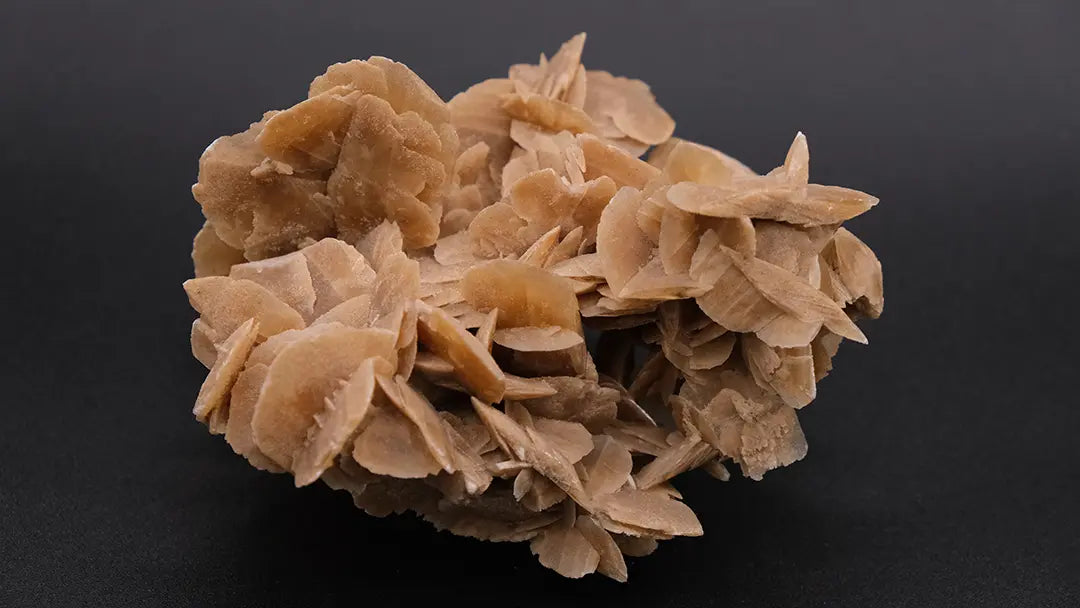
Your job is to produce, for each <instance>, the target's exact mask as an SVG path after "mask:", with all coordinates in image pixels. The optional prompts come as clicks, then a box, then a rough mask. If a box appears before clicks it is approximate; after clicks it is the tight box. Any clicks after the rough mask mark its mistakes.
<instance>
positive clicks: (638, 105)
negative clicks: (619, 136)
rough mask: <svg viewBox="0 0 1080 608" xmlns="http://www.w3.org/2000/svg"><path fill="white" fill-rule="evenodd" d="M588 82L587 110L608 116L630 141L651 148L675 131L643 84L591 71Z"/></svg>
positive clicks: (668, 116) (669, 119) (586, 93)
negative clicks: (635, 141)
mask: <svg viewBox="0 0 1080 608" xmlns="http://www.w3.org/2000/svg"><path fill="white" fill-rule="evenodd" d="M586 79H587V80H586V82H587V84H586V88H585V110H586V111H587V112H588V113H589V115H590V116H608V117H610V118H611V120H612V122H614V124H615V126H616V127H618V128H619V130H620V131H622V132H623V133H625V134H626V135H627V136H628V137H631V138H633V139H636V140H638V141H640V142H643V143H647V144H652V145H655V144H659V143H663V142H664V141H665V140H667V138H669V137H671V134H672V133H673V132H674V131H675V121H674V120H672V119H671V116H670V115H668V113H667V112H665V111H664V109H663V108H661V107H660V105H659V104H657V103H656V98H655V97H653V94H652V91H650V90H649V85H647V84H645V83H644V82H642V81H640V80H633V79H630V78H623V77H621V76H612V75H611V74H610V73H608V72H603V71H600V70H589V71H588V72H587V73H586Z"/></svg>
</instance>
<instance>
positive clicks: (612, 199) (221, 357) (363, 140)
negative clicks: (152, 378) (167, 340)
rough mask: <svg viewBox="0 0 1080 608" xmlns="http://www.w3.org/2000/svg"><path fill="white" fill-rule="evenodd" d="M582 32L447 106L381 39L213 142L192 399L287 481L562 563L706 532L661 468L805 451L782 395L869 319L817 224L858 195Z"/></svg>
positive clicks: (853, 281) (860, 202)
mask: <svg viewBox="0 0 1080 608" xmlns="http://www.w3.org/2000/svg"><path fill="white" fill-rule="evenodd" d="M584 41H585V37H584V35H583V34H582V35H579V36H576V37H574V38H573V39H571V40H570V41H569V42H567V43H566V44H564V45H563V46H562V48H561V49H560V50H559V52H558V53H556V54H555V55H554V56H553V57H552V58H551V59H550V60H548V59H546V58H545V57H543V56H541V58H540V62H539V64H537V65H526V64H520V65H514V66H512V67H511V68H510V70H509V76H508V78H504V79H491V80H487V81H484V82H482V83H479V84H477V85H474V86H472V87H471V88H469V89H468V90H466V91H465V92H463V93H461V94H459V95H457V96H456V97H454V98H453V99H452V100H451V101H450V102H449V104H447V103H444V102H443V101H442V100H441V99H440V98H439V97H438V95H436V94H435V93H434V92H433V91H432V90H431V89H430V88H428V86H427V85H426V84H424V82H423V81H422V80H421V79H420V78H419V77H418V76H417V75H416V74H414V73H413V72H412V71H410V70H409V69H408V68H406V67H405V66H404V65H402V64H399V63H395V62H393V61H390V60H388V59H385V58H382V57H372V58H371V59H368V60H366V61H351V62H348V63H343V64H336V65H333V66H331V67H330V68H329V69H328V70H327V71H326V73H325V74H323V75H321V76H319V77H318V78H316V79H315V80H314V81H313V82H312V84H311V87H310V90H309V93H308V98H307V99H306V100H304V101H302V102H300V103H298V104H296V105H295V106H293V107H291V108H288V109H286V110H282V111H279V112H267V113H266V114H265V115H264V116H263V118H262V120H261V121H259V122H258V123H255V124H253V125H252V126H251V127H250V128H249V129H248V130H247V131H245V132H243V133H240V134H237V135H231V136H226V137H222V138H219V139H218V140H217V141H215V142H214V143H213V144H211V145H210V147H209V148H207V150H206V152H205V153H204V154H203V157H202V159H201V160H200V163H199V180H198V183H197V184H196V185H195V186H194V187H193V192H194V195H195V198H196V200H197V201H198V202H199V204H200V205H201V206H202V209H203V213H204V215H205V216H206V224H205V225H204V226H203V228H202V230H201V231H200V232H199V233H198V234H197V235H196V237H195V241H194V251H193V253H192V257H193V259H194V262H195V274H196V277H197V278H194V279H191V280H189V281H187V282H186V283H185V284H184V288H185V290H186V291H187V294H188V297H189V299H190V301H191V304H192V306H193V307H194V308H195V309H196V310H197V311H198V313H199V315H200V316H199V318H198V319H197V320H196V321H195V323H194V324H193V325H192V331H191V345H192V351H193V353H194V354H195V356H196V357H197V358H198V360H199V361H201V362H202V363H203V364H204V365H206V366H207V367H208V368H209V369H210V372H209V374H208V376H207V378H206V381H205V383H204V384H203V386H202V389H201V390H200V391H199V395H198V397H197V400H196V404H195V408H194V413H195V416H196V418H197V419H198V420H200V421H202V422H204V423H206V424H207V425H208V427H209V428H210V431H211V432H212V433H216V434H223V435H224V436H225V439H226V440H227V441H228V443H229V445H230V446H231V447H232V448H233V450H234V451H236V452H237V453H238V454H240V455H242V456H244V457H245V458H247V459H248V461H249V462H250V463H251V464H252V465H254V466H256V467H258V468H260V469H264V470H267V471H273V472H288V473H291V474H292V475H293V477H294V478H295V481H296V484H297V485H298V486H300V485H306V484H310V483H313V482H315V481H317V480H319V479H321V480H322V481H324V482H326V483H327V484H328V485H330V486H331V487H333V488H337V489H342V490H346V491H348V492H349V493H351V495H352V497H353V499H354V501H355V503H356V505H357V506H358V507H360V508H362V509H364V510H365V511H367V512H368V513H371V514H373V515H377V516H383V515H387V514H389V513H395V512H398V513H400V512H404V511H413V512H415V513H417V514H418V515H419V516H421V517H423V518H424V519H426V520H428V521H430V522H431V523H432V524H434V525H435V526H436V527H437V528H439V529H444V530H448V531H450V532H453V533H455V534H461V535H467V536H472V537H476V538H480V539H485V540H492V541H526V540H528V541H530V543H531V545H530V546H531V548H532V551H533V553H535V554H536V555H537V556H538V557H539V560H540V562H541V563H542V564H543V565H545V566H547V567H549V568H552V569H554V570H556V571H558V572H559V573H560V574H563V575H565V576H570V577H580V576H583V575H585V574H588V573H591V572H600V573H602V574H605V575H607V576H609V577H611V578H614V579H617V580H625V579H626V576H627V571H626V564H625V561H624V559H623V556H624V555H631V556H640V555H645V554H648V553H650V552H651V551H653V550H654V549H655V548H656V545H657V541H659V540H664V539H669V538H672V537H674V536H693V535H699V534H701V533H702V529H701V525H700V524H699V522H698V519H697V517H696V516H695V515H694V513H693V511H691V510H690V508H689V507H688V506H687V505H686V504H684V503H683V502H682V501H681V496H680V494H679V492H678V491H677V490H676V489H675V488H674V487H673V486H672V485H671V484H670V480H671V479H672V478H674V477H675V476H677V475H679V474H681V473H684V472H687V471H690V470H692V469H698V468H700V469H703V470H705V471H706V472H707V473H709V474H711V475H713V476H715V477H718V478H720V479H727V477H728V471H727V468H726V467H725V464H728V463H730V464H735V465H737V466H738V467H739V468H740V469H741V470H742V472H743V473H744V474H745V475H747V476H749V477H752V478H754V479H760V478H761V476H762V475H763V474H764V473H765V472H767V471H769V470H771V469H774V468H776V467H779V466H783V465H787V464H790V463H792V462H794V461H796V460H798V459H800V458H802V457H803V455H804V454H805V453H806V440H805V438H804V436H803V432H802V430H801V428H800V426H799V421H798V418H797V417H796V413H795V410H796V409H799V408H801V407H803V406H805V405H807V404H808V403H810V401H812V400H813V399H814V397H815V396H816V387H817V382H818V381H819V380H820V379H821V378H822V377H823V376H824V375H825V374H826V373H827V372H828V371H829V369H830V368H831V359H832V357H833V355H834V354H835V353H836V351H837V348H838V347H839V344H840V342H841V340H842V339H843V338H848V339H851V340H855V341H860V342H865V341H866V339H865V337H864V336H863V334H862V332H861V331H860V330H859V328H858V327H857V326H856V325H855V324H854V323H853V319H855V318H858V317H877V316H878V315H879V314H880V313H881V308H882V304H883V297H882V283H881V266H880V264H879V263H878V261H877V259H876V258H875V257H874V254H873V252H872V251H871V250H870V249H869V248H868V247H867V246H866V245H864V244H863V243H862V242H861V241H860V240H859V239H857V238H856V237H855V236H854V235H853V234H852V233H851V232H849V231H847V230H846V229H844V228H841V227H840V224H841V223H842V222H843V221H844V220H847V219H850V218H852V217H854V216H856V215H859V214H860V213H862V212H864V211H866V210H868V209H869V208H870V207H872V206H873V205H874V204H875V203H876V202H877V199H875V198H874V197H871V196H869V195H866V194H863V193H861V192H857V191H854V190H849V189H846V188H840V187H835V186H821V185H817V184H811V183H809V181H808V167H809V163H808V159H809V155H808V150H807V145H806V139H805V138H804V137H803V136H802V135H801V134H799V135H798V136H796V138H795V141H794V142H793V143H792V145H791V147H790V149H789V150H788V153H787V157H786V158H785V160H784V162H783V164H782V165H781V166H780V167H778V168H776V169H774V170H773V171H771V172H769V173H767V174H764V175H758V174H757V173H755V172H754V171H752V170H750V169H749V168H747V167H746V166H745V165H743V164H741V163H739V162H738V161H736V160H734V159H732V158H730V157H728V156H726V155H724V154H722V153H720V152H718V151H716V150H713V149H711V148H708V147H705V146H702V145H700V144H695V143H692V142H689V141H685V140H681V139H676V138H673V137H672V133H673V131H674V128H675V123H674V122H673V121H672V119H671V117H670V116H668V114H667V113H666V112H665V111H664V110H663V109H661V108H660V106H659V105H657V103H656V100H655V99H654V98H653V95H652V93H651V92H650V90H649V87H648V86H647V85H645V84H644V83H643V82H641V81H638V80H631V79H627V78H621V77H615V76H612V75H611V74H609V73H607V72H602V71H595V70H586V69H585V67H584V66H583V65H582V64H581V53H582V47H583V45H584ZM650 148H651V151H650ZM646 151H648V156H647V160H642V159H641V158H640V156H641V155H642V154H645V153H646ZM587 343H588V344H587Z"/></svg>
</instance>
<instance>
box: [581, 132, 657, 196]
mask: <svg viewBox="0 0 1080 608" xmlns="http://www.w3.org/2000/svg"><path fill="white" fill-rule="evenodd" d="M578 145H580V146H581V151H582V153H583V154H584V155H585V179H587V180H593V179H598V178H600V177H604V176H606V177H609V178H611V179H612V180H614V181H615V184H616V185H617V186H618V187H620V188H622V187H623V186H630V187H632V188H637V189H639V190H640V189H642V188H644V187H645V184H647V183H649V182H650V181H652V180H653V179H655V178H656V177H657V176H658V175H660V171H659V170H657V169H656V167H653V166H652V165H650V164H648V163H646V162H645V161H643V160H641V159H639V158H636V157H634V156H631V155H630V154H628V153H627V152H625V151H624V150H622V149H621V148H619V147H618V146H615V145H612V144H609V143H607V142H605V141H603V140H601V139H600V138H598V137H596V136H594V135H589V134H585V133H583V134H581V135H578Z"/></svg>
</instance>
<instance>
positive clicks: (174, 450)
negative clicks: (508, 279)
mask: <svg viewBox="0 0 1080 608" xmlns="http://www.w3.org/2000/svg"><path fill="white" fill-rule="evenodd" d="M581 30H585V31H588V32H589V41H588V44H587V45H586V52H585V63H586V64H587V65H588V66H589V67H596V68H603V69H607V70H610V71H612V72H614V73H617V74H624V75H629V76H634V77H638V78H642V79H644V80H646V81H647V82H649V83H650V84H651V85H652V87H653V90H654V92H655V93H656V95H657V97H658V98H659V100H660V102H661V103H662V104H663V105H664V107H665V108H666V109H667V110H668V111H669V112H670V113H671V114H672V115H673V116H674V117H676V119H677V121H678V130H677V133H678V134H679V135H681V136H684V137H688V138H691V139H695V140H699V141H702V142H705V143H707V144H710V145H713V146H716V147H718V148H720V149H723V150H725V151H726V152H728V153H731V154H733V155H735V156H737V157H739V158H741V159H743V160H744V161H745V162H747V163H748V164H750V165H751V166H753V167H755V168H757V169H759V170H762V171H764V170H768V169H769V168H771V167H773V166H775V165H776V164H778V163H779V162H780V161H782V159H783V156H784V152H785V150H786V147H787V145H788V143H789V142H790V140H791V138H792V136H793V135H794V133H795V132H796V131H797V130H802V131H804V132H806V133H807V134H808V136H809V141H810V146H811V149H812V152H813V154H812V178H813V179H814V181H817V182H821V183H837V184H842V185H847V186H851V187H855V188H859V189H862V190H866V191H869V192H872V193H874V194H876V195H878V196H880V198H881V201H882V202H881V204H880V205H879V206H878V207H877V208H875V209H874V210H873V211H872V212H870V213H868V214H867V215H865V216H863V217H860V218H858V219H857V220H855V221H853V222H851V224H850V226H851V228H852V229H853V230H854V231H855V232H857V233H858V234H859V235H860V236H861V237H862V238H864V239H865V240H866V241H867V242H868V243H870V244H871V245H872V246H873V247H874V249H875V250H876V251H877V252H878V254H879V255H880V257H881V259H882V262H883V263H884V267H885V273H886V274H885V276H886V295H887V306H886V312H885V316H884V317H883V318H882V319H881V320H879V321H877V322H873V323H868V324H864V328H865V329H866V331H867V333H868V335H869V337H870V340H871V345H870V346H869V347H863V346H858V345H853V344H845V346H844V348H843V350H842V351H841V354H840V356H839V358H838V360H837V362H836V363H837V369H836V370H835V371H834V373H833V374H832V375H831V376H830V377H829V378H828V379H827V380H826V381H825V382H824V383H823V384H822V386H821V387H820V392H819V398H818V400H817V401H816V402H815V403H814V404H813V406H812V407H810V408H809V409H807V410H804V412H803V414H802V420H803V425H804V428H805V430H806V434H807V436H808V438H809V442H810V453H809V455H808V457H807V458H806V459H805V460H804V461H802V462H799V463H797V464H795V465H794V466H791V467H788V468H786V469H784V470H780V471H776V472H773V473H769V474H768V475H767V476H766V478H765V480H764V481H763V482H761V483H752V482H749V481H746V480H736V481H733V482H731V483H728V484H721V483H719V482H715V481H713V480H711V479H709V478H706V477H705V476H704V475H701V476H691V478H690V479H687V480H686V481H685V482H680V483H679V484H678V485H679V487H680V488H681V489H682V490H683V491H684V493H685V494H686V495H687V499H688V501H689V502H690V503H692V504H693V505H694V508H695V510H697V511H698V512H699V513H700V514H701V519H702V522H703V524H704V527H705V529H706V535H705V536H704V537H702V538H696V539H680V540H675V541H671V542H668V543H663V544H662V545H661V548H660V550H659V551H657V552H656V553H655V554H654V555H653V556H651V557H648V558H644V559H639V560H632V561H631V563H630V583H629V584H627V585H621V586H620V585H618V584H615V583H613V582H611V581H608V580H606V579H602V578H599V577H590V578H588V579H585V580H581V581H568V580H563V579H560V578H559V577H558V576H555V575H553V574H551V573H550V572H548V571H545V570H544V569H542V568H540V567H539V566H538V565H537V564H536V563H535V560H534V558H533V557H531V556H530V555H529V554H528V549H527V547H526V546H523V545H507V544H500V545H491V544H484V543H480V542H476V541H472V540H467V539H459V538H455V537H452V536H450V535H447V534H440V533H435V532H433V531H432V530H430V529H429V527H428V526H427V525H426V524H423V523H422V522H420V521H418V520H416V519H414V518H411V517H392V518H389V519H385V520H378V519H374V518H370V517H367V516H364V515H363V514H361V513H360V512H358V511H356V510H355V509H354V508H353V507H352V505H351V503H350V500H349V498H348V497H347V496H345V495H343V494H335V493H333V492H331V491H330V490H329V489H327V488H325V487H321V486H312V487H310V488H305V489H301V490H296V489H294V488H293V487H292V483H291V480H290V478H288V477H285V476H271V475H267V474H263V473H259V472H258V471H255V470H254V469H252V468H251V467H249V466H248V465H247V464H246V463H245V462H244V461H243V460H242V459H240V458H238V457H235V456H234V455H233V454H232V453H231V451H230V449H229V448H228V446H227V445H226V444H225V443H224V442H223V441H221V439H220V438H216V437H211V436H209V435H208V434H207V433H206V432H205V429H204V428H202V427H201V426H199V425H198V424H196V422H195V421H194V420H193V419H192V416H191V413H190V408H191V403H192V399H193V397H194V395H195V393H196V391H197V389H198V386H199V384H200V382H201V380H202V377H203V375H204V374H205V371H204V370H203V369H202V368H201V366H200V365H199V364H198V363H197V362H196V361H195V360H194V359H192V357H191V356H190V353H189V351H188V331H189V324H190V322H191V320H192V318H193V312H192V311H191V310H190V309H189V307H188V305H187V301H186V298H185V296H184V293H183V291H182V290H181V289H180V283H181V281H183V280H184V279H185V278H187V277H188V276H189V275H190V273H191V268H190V260H189V258H188V252H189V247H190V241H191V237H192V235H193V234H194V232H195V230H196V229H197V228H198V226H199V224H200V222H201V218H200V214H199V210H198V206H197V205H196V204H195V202H194V201H193V200H192V199H191V196H190V193H189V186H190V184H191V183H192V182H193V181H194V179H195V174H196V160H197V158H198V156H199V154H200V152H201V151H202V149H203V148H204V147H205V146H206V144H208V143H209V142H210V141H211V140H212V139H213V138H214V137H216V136H218V135H220V134H224V133H232V132H236V131H238V130H242V129H243V128H245V126H246V125H247V124H248V123H249V122H251V121H253V120H255V119H257V118H258V117H259V116H260V114H261V112H262V111H263V110H265V109H268V108H281V107H285V106H288V105H290V104H291V103H293V102H295V101H297V100H298V99H300V98H301V97H302V96H303V94H304V92H305V91H306V86H307V83H308V81H309V80H310V79H311V78H312V77H313V76H314V75H316V74H318V73H321V71H322V70H323V68H324V67H325V66H326V65H327V64H328V63H331V62H334V61H339V60H344V59H348V58H353V57H366V56H368V55H371V54H381V55H387V56H390V57H393V58H395V59H398V60H401V61H403V62H405V63H407V64H408V65H409V66H411V67H412V68H413V69H414V70H416V71H417V72H418V73H420V74H421V75H422V76H423V77H424V78H425V79H427V81H428V82H429V83H430V84H431V85H432V86H433V87H434V88H435V89H436V90H437V91H438V92H439V93H440V94H441V95H442V96H443V97H444V98H447V99H448V98H449V97H450V96H452V95H453V94H454V93H455V92H457V91H458V90H460V89H462V88H464V87H465V86H467V85H468V84H470V83H473V82H476V81H479V80H481V79H483V78H487V77H493V76H499V75H502V74H504V73H505V69H506V66H507V65H509V64H510V63H513V62H522V61H534V60H535V59H536V58H537V56H538V54H539V53H540V52H541V51H546V52H548V53H549V54H550V53H551V52H553V51H554V50H555V49H557V48H558V45H559V44H560V43H561V42H562V41H563V40H565V39H566V38H568V37H569V36H571V35H572V34H574V33H576V32H578V31H581ZM1078 97H1080V8H1078V5H1077V4H1076V3H1075V2H1074V1H1073V0H1060V1H1058V2H1053V1H1049V0H1046V1H1032V2H1019V1H1017V2H1001V1H992V0H982V1H977V2H976V1H972V2H911V1H909V2H892V1H886V2H866V1H864V2H773V1H768V2H766V1H762V0H758V1H755V2H746V1H737V0H723V1H701V2H664V3H660V2H605V3H591V2H557V1H554V0H545V1H532V2H495V1H492V2H430V3H411V2H403V1H391V2H380V3H366V2H359V1H352V2H349V1H339V2H317V3H316V2H311V3H302V2H212V1H199V2H175V3H164V2H145V1H124V2H119V1H105V0H102V1H98V2H93V3H86V4H83V3H52V2H44V1H42V2H15V3H14V4H13V5H5V6H4V7H3V9H0V198H2V202H0V209H2V210H3V211H2V216H0V217H2V223H0V226H2V229H3V231H4V238H3V245H2V251H3V252H4V257H3V266H2V271H0V285H2V290H3V298H2V307H3V308H2V313H3V314H2V316H0V319H2V327H3V329H2V332H3V333H2V334H0V335H2V336H3V337H2V343H0V344H2V349H0V351H2V356H3V365H2V368H0V370H2V371H0V380H2V382H0V386H2V392H0V395H2V397H0V399H2V403H0V406H2V409H0V606H4V607H23V606H50V607H51V606H124V607H126V606H337V605H363V604H366V603H371V604H375V605H387V606H390V605H396V604H398V603H401V604H408V603H416V602H419V601H426V602H429V603H433V602H443V601H449V600H454V599H461V600H465V601H479V602H483V603H485V604H493V605H494V604H496V603H497V605H502V606H517V605H537V606H568V605H576V604H586V605H598V604H597V602H611V603H616V602H618V603H620V604H624V605H628V606H636V605H649V606H678V607H696V606H859V607H872V606H1010V607H1012V606H1076V605H1078V602H1080V582H1078V578H1080V575H1078V567H1080V559H1078V558H1080V525H1078V523H1077V517H1078V515H1080V491H1078V486H1077V483H1078V481H1077V480H1078V472H1077V465H1078V464H1080V458H1078V457H1077V453H1076V450H1077V449H1078V446H1077V441H1076V436H1077V430H1078V426H1080V413H1078V412H1080V404H1078V403H1077V399H1076V390H1075V388H1074V386H1075V382H1076V378H1077V371H1078V370H1077V363H1076V361H1077V356H1076V354H1075V353H1076V350H1075V349H1076V343H1077V339H1078V338H1080V333H1078V331H1077V327H1076V319H1077V312H1076V310H1075V304H1074V302H1075V299H1074V298H1075V296H1076V294H1077V291H1078V290H1077V287H1076V283H1075V281H1076V279H1077V274H1078V272H1077V269H1078V264H1080V245H1078V244H1077V237H1076V233H1077V230H1078V229H1080V225H1078V222H1077V220H1080V211H1078V207H1080V196H1078V195H1077V183H1078V177H1080V175H1078V169H1077V164H1078V160H1080V153H1078V146H1080V103H1078V101H1077V99H1078ZM599 605H603V604H599Z"/></svg>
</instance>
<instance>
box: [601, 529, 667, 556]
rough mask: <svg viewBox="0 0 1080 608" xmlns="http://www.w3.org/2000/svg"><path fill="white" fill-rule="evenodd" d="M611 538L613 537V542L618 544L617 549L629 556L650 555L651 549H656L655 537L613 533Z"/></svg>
mask: <svg viewBox="0 0 1080 608" xmlns="http://www.w3.org/2000/svg"><path fill="white" fill-rule="evenodd" d="M612 538H614V539H615V544H616V545H618V546H619V549H620V550H621V551H622V552H623V554H624V555H629V556H630V557H645V556H646V555H650V554H651V553H652V552H653V551H656V547H657V544H658V543H657V542H656V539H655V538H649V537H647V536H627V535H625V534H613V535H612Z"/></svg>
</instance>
